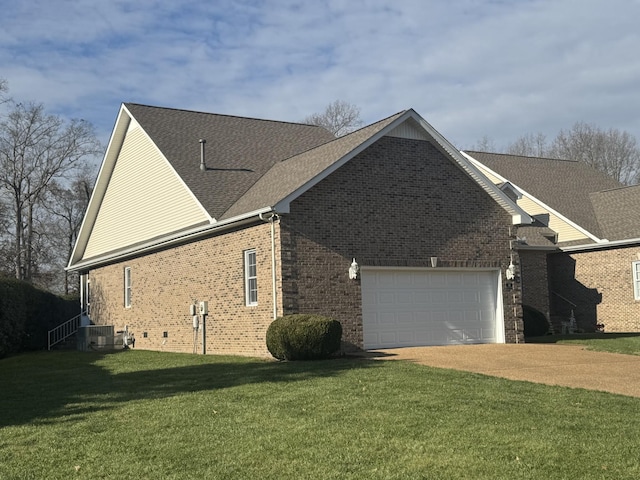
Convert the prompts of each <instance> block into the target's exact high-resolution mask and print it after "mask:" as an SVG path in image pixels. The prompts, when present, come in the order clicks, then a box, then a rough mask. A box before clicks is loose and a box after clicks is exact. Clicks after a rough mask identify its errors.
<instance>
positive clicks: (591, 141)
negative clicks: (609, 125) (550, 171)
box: [550, 122, 640, 184]
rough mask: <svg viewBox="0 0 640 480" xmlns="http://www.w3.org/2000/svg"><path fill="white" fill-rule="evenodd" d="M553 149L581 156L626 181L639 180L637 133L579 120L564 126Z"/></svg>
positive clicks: (570, 156)
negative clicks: (566, 128)
mask: <svg viewBox="0 0 640 480" xmlns="http://www.w3.org/2000/svg"><path fill="white" fill-rule="evenodd" d="M550 153H551V155H552V156H555V157H558V158H566V159H571V160H580V161H581V162H584V163H586V164H587V165H590V166H591V167H593V168H596V169H598V170H600V171H601V172H603V173H606V174H607V175H609V176H611V177H613V178H615V179H616V180H618V181H619V182H621V183H625V184H630V183H633V182H636V181H637V180H638V178H637V177H638V174H639V173H640V148H638V143H637V141H636V139H635V137H634V136H633V135H631V134H629V133H628V132H625V131H620V130H617V129H609V130H603V129H601V128H600V127H597V126H596V125H593V124H588V123H584V122H576V123H575V124H574V125H573V127H572V128H571V130H567V131H565V130H560V133H558V135H557V137H556V138H555V140H554V141H553V143H552V145H551V150H550Z"/></svg>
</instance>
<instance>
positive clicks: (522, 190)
mask: <svg viewBox="0 0 640 480" xmlns="http://www.w3.org/2000/svg"><path fill="white" fill-rule="evenodd" d="M461 153H462V154H463V155H465V156H466V157H467V158H469V159H470V160H471V161H472V162H473V163H474V164H478V165H482V168H485V169H486V170H487V171H488V172H489V173H491V175H495V176H496V177H497V178H499V179H500V180H502V181H503V182H509V183H510V184H511V185H513V186H515V187H516V188H517V189H518V190H519V191H520V192H522V194H523V195H526V196H527V197H529V199H530V200H531V201H532V202H534V203H536V204H538V205H539V206H540V207H542V208H544V209H545V210H547V211H548V212H549V213H552V214H553V215H555V216H556V217H558V218H559V219H560V220H562V221H563V222H565V223H567V224H569V225H570V226H572V227H573V228H575V229H576V230H578V231H579V232H580V233H583V234H584V235H586V236H587V237H589V238H590V239H592V240H593V241H595V242H598V243H602V242H606V240H603V239H601V238H598V237H596V236H595V235H593V234H592V233H590V232H589V231H587V230H585V229H584V228H582V227H581V226H580V225H578V224H577V223H575V222H572V221H571V220H569V219H568V218H567V217H565V216H564V215H562V214H561V213H560V212H558V211H556V210H554V209H553V208H551V207H550V206H549V205H547V204H546V203H544V202H543V201H541V200H539V199H538V198H537V197H535V196H534V195H531V194H530V193H529V192H527V191H526V190H524V189H523V188H522V187H520V186H519V185H515V184H514V183H513V182H511V181H510V180H508V179H506V178H504V177H503V176H502V175H500V174H499V173H497V172H495V171H493V170H491V169H490V168H489V167H487V166H486V165H485V164H484V163H482V162H480V161H478V160H476V159H475V158H473V157H472V156H471V155H469V154H468V153H465V152H461Z"/></svg>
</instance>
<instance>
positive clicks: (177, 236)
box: [65, 207, 275, 272]
mask: <svg viewBox="0 0 640 480" xmlns="http://www.w3.org/2000/svg"><path fill="white" fill-rule="evenodd" d="M272 212H275V210H274V209H273V207H265V208H261V209H259V210H255V211H253V212H249V213H245V214H243V215H238V216H236V217H233V218H229V219H227V220H222V221H220V222H217V223H214V224H206V225H201V226H198V227H194V228H191V229H189V230H185V231H181V232H177V233H173V234H169V235H165V236H163V237H160V238H155V239H153V240H151V241H148V242H144V243H141V244H138V245H135V246H133V247H128V248H124V249H121V250H118V251H116V252H111V253H107V254H105V255H100V256H99V257H95V258H92V259H89V260H86V261H84V262H78V263H75V264H73V265H72V264H69V266H67V267H66V268H65V270H67V271H72V272H75V271H80V270H87V269H90V268H92V267H97V266H100V265H103V264H106V263H111V262H115V261H121V260H124V259H126V258H129V257H132V256H136V255H141V254H144V253H150V252H152V251H155V250H158V249H161V248H168V247H171V246H172V245H176V244H179V243H183V242H187V241H193V240H197V239H198V238H200V237H204V236H207V235H211V234H213V233H218V232H220V233H222V232H224V231H225V230H228V229H230V228H235V227H237V226H239V225H243V224H246V223H250V222H252V221H255V220H256V219H260V215H264V214H265V213H272Z"/></svg>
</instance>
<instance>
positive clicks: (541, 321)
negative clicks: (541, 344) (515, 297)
mask: <svg viewBox="0 0 640 480" xmlns="http://www.w3.org/2000/svg"><path fill="white" fill-rule="evenodd" d="M522 317H523V318H522V319H523V321H524V336H525V337H541V336H543V335H546V334H547V333H549V322H548V321H547V317H545V315H544V313H542V312H541V311H540V310H536V309H535V308H533V307H530V306H529V305H522Z"/></svg>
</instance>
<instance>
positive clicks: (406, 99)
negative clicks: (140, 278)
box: [0, 0, 640, 146]
mask: <svg viewBox="0 0 640 480" xmlns="http://www.w3.org/2000/svg"><path fill="white" fill-rule="evenodd" d="M0 7H1V9H2V11H3V15H2V17H0V42H1V43H2V45H4V46H5V48H3V49H2V50H0V65H1V66H2V67H1V69H0V77H2V78H6V79H7V80H8V81H9V87H10V91H11V93H12V94H13V96H14V97H15V98H17V99H20V100H36V101H42V102H44V103H45V104H46V106H47V107H48V109H49V110H52V111H54V112H56V113H60V114H64V115H68V116H71V117H81V118H86V119H88V120H90V121H92V122H93V123H94V124H95V125H96V126H97V127H98V129H99V131H100V132H101V136H102V137H103V138H104V139H106V138H107V137H108V134H109V132H110V129H111V127H112V126H113V120H114V118H115V115H116V113H117V109H118V106H119V104H120V102H123V101H133V102H140V103H148V104H154V105H166V106H172V107H178V108H193V109H198V110H205V111H216V112H221V113H228V114H236V115H247V116H255V117H263V118H273V119H282V120H292V121H296V120H300V119H301V118H303V117H305V116H306V115H308V114H309V113H312V112H314V111H319V110H322V109H323V108H324V106H325V105H326V104H328V103H329V102H331V101H333V100H335V99H338V98H340V99H345V100H347V101H349V102H352V103H354V104H356V105H358V106H359V107H360V108H361V111H362V115H363V117H364V119H365V121H367V122H373V121H376V120H378V119H380V118H383V117H386V116H388V115H390V114H392V113H395V112H397V111H399V110H402V109H404V108H409V107H413V108H415V109H416V110H417V111H418V112H419V113H420V114H422V115H423V116H424V117H425V118H426V119H427V120H428V121H429V122H430V123H432V124H433V125H434V126H435V127H436V128H437V129H438V130H440V131H441V132H442V133H443V134H444V135H445V136H447V137H448V138H449V139H450V140H452V141H453V142H454V143H456V144H458V145H459V146H469V145H471V144H473V143H474V142H475V141H477V140H479V139H480V138H481V137H482V136H484V135H488V136H489V137H491V138H493V139H494V141H495V143H496V144H497V145H498V146H500V145H502V144H504V143H506V142H508V141H510V140H513V139H515V138H516V137H517V136H519V135H522V134H525V133H529V132H538V131H541V132H543V133H546V134H548V135H554V134H555V133H556V132H557V131H558V130H559V129H560V128H562V127H565V128H566V127H570V126H571V125H572V124H573V122H575V121H577V120H585V121H589V122H595V123H597V124H598V125H600V126H602V127H607V128H608V127H615V128H621V129H625V130H628V131H629V132H630V133H632V134H634V135H640V119H639V118H638V115H637V113H636V111H635V106H636V105H638V104H639V103H640V102H639V100H640V92H639V91H638V89H637V84H638V80H639V79H640V59H639V58H637V57H638V56H637V54H636V52H637V49H638V45H640V35H639V34H638V33H637V27H636V25H635V21H636V19H637V18H639V17H640V4H639V3H638V2H636V1H633V0H613V1H610V2H601V1H596V0H592V1H589V0H587V1H577V0H558V1H550V0H528V1H518V2H503V1H499V0H483V1H472V0H465V1H460V2H458V1H457V2H449V1H447V0H432V1H429V2H424V1H423V0H401V1H400V0H398V1H394V2H391V1H382V0H353V1H344V0H343V1H339V0H323V1H314V2H302V1H295V0H282V1H279V0H272V1H258V0H255V1H253V0H246V1H232V0H225V1H216V2H198V1H184V2H165V1H160V0H138V1H136V2H130V1H121V0H118V1H95V0H70V1H66V0H53V1H52V0H48V1H46V0H45V1H39V0H24V1H22V2H9V1H8V0H0Z"/></svg>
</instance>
